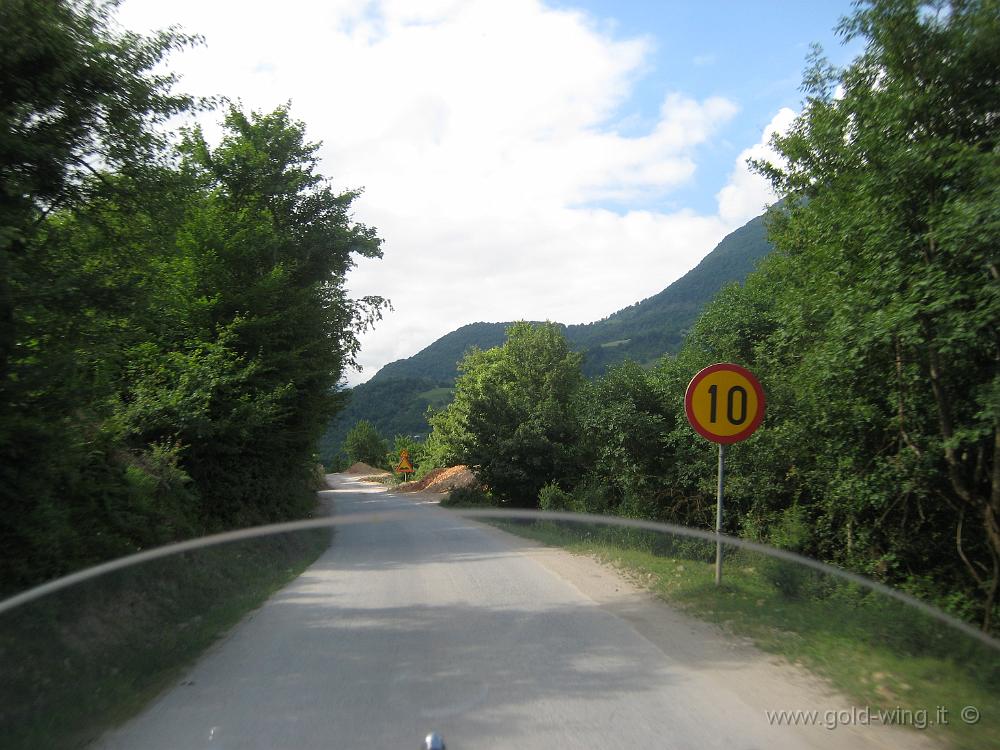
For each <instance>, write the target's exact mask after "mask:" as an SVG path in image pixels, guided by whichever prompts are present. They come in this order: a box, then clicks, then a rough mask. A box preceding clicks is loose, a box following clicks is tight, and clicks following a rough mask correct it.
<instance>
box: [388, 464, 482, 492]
mask: <svg viewBox="0 0 1000 750" xmlns="http://www.w3.org/2000/svg"><path fill="white" fill-rule="evenodd" d="M476 484H478V482H477V481H476V475H475V474H473V473H472V472H471V471H469V467H468V466H461V465H460V466H449V467H448V468H447V469H434V470H433V471H430V472H428V473H427V476H425V477H424V478H423V479H421V480H420V481H419V482H405V483H403V484H401V485H399V486H398V487H397V488H396V489H397V491H399V492H417V491H419V490H428V491H430V492H451V491H452V490H454V489H457V488H459V487H472V486H474V485H476Z"/></svg>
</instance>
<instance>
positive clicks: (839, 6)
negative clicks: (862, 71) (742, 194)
mask: <svg viewBox="0 0 1000 750" xmlns="http://www.w3.org/2000/svg"><path fill="white" fill-rule="evenodd" d="M549 5H550V6H552V7H556V8H564V9H567V10H578V11H584V12H585V13H587V14H588V15H590V16H591V17H592V18H593V19H595V21H596V22H597V23H599V24H601V25H602V26H604V27H605V28H606V29H607V30H608V31H609V32H610V33H611V34H612V35H614V36H616V37H621V38H632V37H648V38H650V40H651V50H650V54H649V56H648V58H647V59H646V61H645V66H644V69H643V71H642V72H641V73H640V75H639V76H638V78H637V80H636V81H635V84H634V89H633V92H632V96H631V97H630V99H629V100H628V102H627V103H626V104H625V106H624V107H623V114H624V115H625V116H624V117H622V118H621V119H620V122H621V123H622V125H623V126H624V127H625V128H626V129H627V128H630V127H631V128H634V129H641V128H642V127H644V126H645V127H648V124H649V123H650V122H651V121H652V120H653V119H654V118H655V117H656V114H657V111H658V108H659V105H660V102H661V100H662V97H663V92H664V91H670V90H682V91H688V92H692V93H695V94H697V95H699V96H706V95H718V96H723V97H726V98H727V99H730V100H732V101H734V102H736V103H737V104H738V105H739V107H740V112H739V114H738V115H737V116H736V117H734V118H733V119H732V120H731V121H730V122H729V123H728V124H727V125H726V127H725V129H724V130H722V131H721V132H720V133H719V137H718V138H717V139H713V141H712V142H710V143H707V144H705V145H704V146H703V147H702V148H700V149H699V153H698V166H699V170H698V172H697V173H696V175H695V176H694V178H693V179H692V180H691V181H690V182H689V183H687V184H685V185H684V186H682V187H681V188H680V189H679V190H674V191H671V192H670V194H669V195H668V196H665V197H664V198H661V200H663V199H665V201H666V203H667V204H668V205H670V206H673V207H675V208H682V207H686V208H691V209H694V210H696V211H710V210H712V208H713V207H714V200H715V197H714V196H715V192H716V191H717V190H718V187H719V184H721V182H722V181H723V180H724V179H725V175H726V173H727V172H728V171H729V170H730V169H732V165H733V160H734V159H735V158H736V157H737V156H738V154H739V153H740V151H742V150H743V149H744V148H745V147H746V146H747V144H750V143H753V142H754V141H755V140H756V139H757V138H759V137H760V134H761V132H762V131H763V129H764V127H765V126H766V125H767V124H768V122H769V121H770V120H771V118H772V117H773V115H774V113H775V112H777V111H778V110H780V109H781V108H782V107H788V108H791V109H793V110H795V111H798V109H799V106H800V103H801V100H802V95H801V92H800V91H799V85H800V84H801V81H802V71H803V69H804V67H805V60H806V56H807V54H808V53H809V47H810V45H811V44H813V43H818V44H820V45H822V47H823V50H824V52H825V54H826V55H827V57H829V58H830V59H831V60H832V61H833V62H834V63H835V64H838V65H842V64H846V63H847V62H849V61H850V59H851V58H852V57H853V56H854V55H856V54H858V52H860V50H861V47H860V45H859V44H858V43H857V42H852V43H850V44H848V45H844V44H843V43H842V39H841V38H840V37H839V36H838V35H837V34H836V33H835V31H834V29H835V28H836V26H837V23H838V22H839V19H840V18H841V17H842V16H844V15H847V14H849V13H850V12H851V2H850V0H805V1H803V2H794V1H793V0H769V1H766V2H759V1H758V2H749V1H748V2H739V1H737V0H698V1H697V2H677V1H676V0H675V1H671V2H614V0H584V1H582V2H563V1H562V0H560V1H559V2H551V3H549ZM626 132H627V131H626ZM609 207H614V208H616V209H617V210H621V208H622V206H620V205H617V206H616V205H614V204H611V205H610V206H609Z"/></svg>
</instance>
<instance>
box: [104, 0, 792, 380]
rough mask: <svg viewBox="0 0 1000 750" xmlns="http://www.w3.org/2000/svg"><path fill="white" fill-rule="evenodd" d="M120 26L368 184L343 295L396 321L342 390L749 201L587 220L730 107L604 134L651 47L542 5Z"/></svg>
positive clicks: (662, 251)
mask: <svg viewBox="0 0 1000 750" xmlns="http://www.w3.org/2000/svg"><path fill="white" fill-rule="evenodd" d="M120 18H121V21H122V23H123V25H125V26H127V27H129V28H136V29H138V30H145V29H149V28H155V27H163V26H167V25H169V24H172V23H180V24H181V25H183V26H184V27H185V28H186V29H188V30H190V31H196V32H199V33H201V34H203V35H204V36H205V37H206V41H207V47H205V48H202V49H198V50H195V51H192V52H187V53H184V54H182V55H178V56H176V57H175V59H174V60H172V61H171V66H172V67H173V68H174V69H177V70H179V71H180V72H181V73H183V74H184V80H183V82H182V87H183V88H184V89H185V90H187V91H191V92H193V93H197V94H206V95H207V94H220V93H221V94H225V95H228V96H230V97H232V98H240V99H242V100H243V102H244V103H245V104H246V105H248V106H251V107H253V108H256V109H267V110H269V109H271V108H273V107H274V106H276V105H277V104H279V103H282V102H284V101H286V100H288V99H291V100H292V102H293V109H292V113H293V115H294V116H296V117H297V118H299V119H302V120H304V121H305V122H306V123H307V125H308V128H309V135H310V137H311V138H313V139H315V140H322V141H323V142H324V147H323V150H322V152H321V153H322V155H323V158H324V163H323V169H324V171H325V172H326V173H327V174H328V175H330V176H331V177H332V178H333V179H334V182H335V184H336V185H337V186H339V187H343V188H353V187H360V186H364V187H365V193H364V195H363V196H362V198H361V199H359V201H358V202H357V203H356V204H355V205H356V211H355V214H356V218H357V219H358V220H360V221H364V222H365V223H368V224H371V225H374V226H375V227H377V228H378V230H379V232H380V234H381V236H382V237H384V238H385V245H384V251H385V257H384V259H383V260H380V261H368V260H362V261H361V262H359V265H358V268H357V269H355V270H354V271H353V272H352V273H351V276H350V278H349V287H350V289H351V292H352V293H353V294H354V295H356V296H361V295H365V294H381V295H384V296H387V297H389V298H391V299H392V301H393V304H394V308H395V311H394V312H392V313H390V314H388V315H387V316H386V318H385V320H384V321H383V322H382V323H381V324H380V325H379V327H378V328H377V329H376V330H375V331H374V332H371V333H368V334H366V335H365V336H364V337H363V340H362V344H363V349H362V352H361V356H360V360H361V362H362V364H363V365H364V366H365V371H364V373H363V374H362V375H360V376H359V375H352V376H351V380H352V381H353V382H357V381H358V380H361V379H366V378H368V377H370V376H371V375H372V374H374V373H375V371H377V369H378V368H379V367H380V366H381V365H383V364H385V363H386V362H388V361H390V360H393V359H397V358H400V357H404V356H409V355H411V354H413V353H414V352H416V351H418V350H419V349H420V348H422V347H423V346H426V345H427V344H429V343H431V342H432V341H433V340H434V339H436V338H438V337H439V336H441V335H443V334H445V333H447V332H448V331H450V330H453V329H454V328H456V327H458V326H460V325H463V324H465V323H469V322H473V321H477V320H510V319H516V318H530V319H546V318H548V319H553V320H559V321H562V322H566V323H575V322H586V321H590V320H595V319H598V318H600V317H603V316H605V315H607V314H609V313H611V312H613V311H615V310H617V309H619V308H621V307H623V306H625V305H628V304H631V303H633V302H635V301H637V300H639V299H642V298H644V297H646V296H649V295H651V294H655V293H656V292H658V291H659V290H661V289H663V288H664V287H665V286H667V285H668V284H669V283H670V282H672V281H674V280H675V279H677V278H678V277H679V276H681V275H682V274H683V273H684V272H686V271H687V270H688V269H690V268H691V267H693V266H694V265H696V264H697V262H698V261H699V260H700V259H701V258H702V257H703V256H704V255H705V254H706V253H707V252H708V251H709V250H711V249H712V247H713V246H714V245H715V244H716V243H717V242H718V241H719V240H720V239H721V238H722V236H723V235H724V234H725V233H726V232H727V231H730V230H731V229H732V228H734V226H735V224H736V223H739V221H738V217H740V216H743V215H745V214H746V213H747V212H748V211H753V213H751V214H749V215H747V216H746V218H750V216H752V215H754V213H757V212H759V209H760V207H761V206H762V205H763V202H762V201H761V200H759V198H760V196H761V195H762V193H761V191H760V186H759V185H758V183H756V182H754V179H755V178H752V177H750V176H749V175H745V174H743V173H742V172H741V168H740V167H737V168H736V170H734V172H733V175H732V177H731V179H730V184H729V185H727V186H726V187H725V188H723V190H722V192H720V193H719V196H718V197H719V214H718V215H698V214H696V213H694V212H691V211H679V212H657V211H648V210H643V211H628V212H626V213H624V214H617V213H614V212H611V211H608V210H604V209H600V208H594V207H593V206H594V204H596V203H599V202H600V201H607V200H609V199H612V200H616V201H627V200H632V199H638V198H643V199H645V200H644V202H643V205H650V202H651V201H650V199H651V198H655V197H658V196H661V195H664V194H665V193H666V192H668V191H669V190H671V189H673V188H676V187H677V186H679V185H681V184H683V183H685V181H687V180H689V179H691V177H692V175H693V173H694V171H695V169H696V163H695V156H696V147H697V146H699V144H703V143H705V142H706V141H708V140H709V139H710V138H711V137H712V136H713V134H714V133H716V132H717V131H718V129H719V128H720V127H721V126H722V125H723V124H725V123H726V122H727V121H728V120H730V119H731V118H732V117H733V116H734V115H735V113H736V111H737V107H736V105H735V104H734V103H733V102H731V101H728V100H726V99H722V98H718V97H712V98H707V99H704V100H696V99H693V98H691V97H690V96H686V95H684V94H682V93H678V92H665V94H664V98H663V103H662V107H661V110H660V113H659V117H658V119H657V122H656V123H655V125H654V126H652V127H650V128H648V129H647V130H646V131H645V132H644V133H642V134H640V135H630V136H625V135H622V134H621V133H620V132H619V131H618V130H617V129H616V127H615V125H613V124H612V123H614V122H620V121H621V119H622V114H623V113H622V112H621V105H622V104H623V103H624V102H625V101H626V100H627V98H628V96H629V95H630V92H631V90H632V85H633V83H634V81H635V79H636V78H637V77H638V76H639V75H640V74H641V72H642V70H643V65H644V64H645V60H646V57H647V54H648V52H649V50H650V48H651V42H650V41H649V40H647V39H644V38H633V39H624V40H622V39H617V38H613V37H611V36H609V35H608V33H607V31H606V29H607V27H606V26H601V25H599V24H598V23H596V22H595V21H594V20H593V19H591V18H590V17H588V16H587V15H585V14H583V13H579V12H571V11H565V10H552V9H550V8H547V7H545V6H544V5H543V4H542V3H541V2H539V0H502V1H501V0H492V1H491V0H468V1H461V0H437V1H436V2H432V3H430V2H421V3H413V2H410V1H408V0H383V1H382V2H368V3H359V2H351V1H350V0H341V1H340V2H295V1H293V0H285V1H284V2H282V3H274V2H273V0H266V1H258V2H246V1H244V2H223V1H222V0H213V1H212V2H205V0H196V1H195V0H174V2H171V3H160V2H157V1H156V0H127V1H126V2H125V3H124V5H123V7H122V12H121V13H120ZM783 112H784V111H783ZM783 116H784V115H783V114H782V113H779V115H778V117H776V118H775V121H774V122H773V123H772V125H774V126H775V127H777V126H779V125H780V122H783V121H784V120H781V118H782V117H783ZM765 140H766V139H765ZM759 146H760V144H758V146H754V147H753V148H751V149H748V151H747V152H744V153H745V154H750V153H754V154H756V153H757V152H756V151H755V149H758V148H759ZM742 158H744V155H741V159H742ZM754 205H756V206H757V208H756V209H753V206H754Z"/></svg>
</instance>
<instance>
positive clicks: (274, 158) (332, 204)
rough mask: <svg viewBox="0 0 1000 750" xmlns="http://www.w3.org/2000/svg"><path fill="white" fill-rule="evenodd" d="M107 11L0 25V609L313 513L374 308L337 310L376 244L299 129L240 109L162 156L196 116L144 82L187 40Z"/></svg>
mask: <svg viewBox="0 0 1000 750" xmlns="http://www.w3.org/2000/svg"><path fill="white" fill-rule="evenodd" d="M113 7H114V4H113V3H109V4H105V3H94V4H91V3H76V2H51V3H34V2H18V1H16V0H15V1H14V2H9V3H4V4H3V6H2V8H0V23H2V25H3V28H4V33H5V44H4V48H3V51H2V52H0V89H2V90H3V92H4V96H3V104H2V105H0V118H3V123H2V124H3V128H2V132H3V133H4V134H5V135H4V136H3V137H2V140H0V172H2V173H3V174H4V175H5V176H6V177H5V179H4V188H3V195H0V536H2V537H3V538H4V540H5V548H6V553H5V555H4V556H3V560H2V562H0V590H3V591H9V590H12V589H15V588H20V587H23V586H25V585H28V584H30V583H33V582H37V581H39V580H43V579H46V578H50V577H53V576H55V575H59V574H61V573H64V572H67V571H68V570H70V569H73V568H75V567H79V566H81V565H85V564H88V563H94V562H98V561H100V560H102V559H106V558H108V557H113V556H117V555H121V554H125V553H128V552H133V551H136V550H138V549H141V548H144V547H147V546H151V545H155V544H161V543H163V542H165V541H170V540H173V539H177V538H180V537H184V536H188V535H192V534H198V533H204V532H206V531H208V530H212V529H217V528H221V527H229V526H234V525H241V524H250V523H257V522H261V521H268V520H279V519H285V518H290V517H301V516H302V515H304V514H307V513H308V512H310V511H311V509H312V504H313V498H314V494H313V489H314V484H315V477H314V468H315V460H314V451H315V446H316V443H317V440H318V438H319V437H320V435H321V433H322V431H323V429H324V428H325V427H326V425H327V424H328V422H329V420H330V418H331V416H332V415H333V414H334V413H335V412H336V410H337V409H338V408H339V407H340V406H341V405H342V401H343V399H342V398H341V397H340V396H339V395H338V394H336V392H335V390H334V388H335V385H336V384H337V383H338V382H339V380H340V379H341V377H342V374H343V372H344V369H345V368H346V367H349V366H351V365H352V364H353V362H354V356H355V354H356V352H357V348H358V342H357V333H358V332H359V331H360V330H362V329H363V328H364V327H365V326H366V325H367V324H368V323H370V322H371V320H372V319H373V318H375V317H377V316H378V314H379V310H380V309H381V305H382V304H383V301H382V300H380V299H378V298H368V299H363V300H351V299H350V298H348V297H347V295H346V292H345V289H344V279H345V276H346V273H347V271H348V270H349V268H350V267H351V266H352V265H353V257H354V256H355V255H356V254H357V255H362V256H366V257H377V256H378V255H379V254H380V250H379V244H380V240H379V239H378V237H377V236H376V234H375V232H374V230H373V229H371V228H369V227H366V226H364V225H361V224H357V223H354V222H352V221H351V219H350V206H351V203H352V201H353V200H354V199H355V198H356V197H357V193H356V192H347V193H339V194H338V193H335V192H333V191H332V190H331V189H330V187H329V186H328V185H327V184H326V183H325V181H324V179H323V178H322V177H321V176H320V175H319V174H317V173H316V171H315V168H316V164H317V162H316V151H317V148H318V146H317V145H316V144H312V143H309V142H308V141H307V140H306V138H305V127H304V125H303V124H302V123H299V122H296V121H294V120H293V119H291V117H290V116H289V113H288V111H287V109H286V108H279V109H277V110H275V111H274V112H272V113H269V114H259V113H251V114H247V113H244V112H242V111H240V110H239V109H236V108H229V109H228V111H227V112H226V114H225V121H224V129H223V137H222V140H221V142H220V143H219V144H218V146H216V147H210V146H209V145H208V144H207V143H206V142H205V140H204V138H203V137H202V135H201V133H200V132H199V131H198V130H197V129H193V130H190V131H187V132H185V133H184V134H183V137H182V138H180V139H179V141H178V142H171V141H168V140H167V139H166V138H165V137H163V136H162V135H160V134H159V133H160V132H162V130H161V129H157V128H155V127H153V126H154V125H156V124H157V123H162V122H164V121H165V120H166V119H167V118H169V117H172V116H174V115H176V114H177V113H178V112H180V111H181V110H182V109H183V108H184V107H186V106H188V105H189V103H190V102H189V100H188V99H186V98H185V97H182V96H178V95H175V94H173V93H172V92H171V84H172V82H173V78H172V76H171V75H169V74H159V73H154V72H153V71H154V69H155V70H158V69H159V68H158V66H159V65H160V63H161V62H162V61H163V59H164V57H165V55H166V53H167V52H168V51H169V50H170V49H172V48H176V47H179V46H183V45H185V44H188V43H189V42H190V40H189V39H188V38H186V37H181V36H178V35H176V34H173V33H172V32H165V33H160V34H156V35H154V36H152V37H150V38H144V37H141V36H138V35H134V34H129V33H123V32H119V31H117V30H116V28H115V26H114V22H113V18H112V11H113ZM25 71H30V75H29V74H28V73H25ZM7 177H9V178H10V179H7Z"/></svg>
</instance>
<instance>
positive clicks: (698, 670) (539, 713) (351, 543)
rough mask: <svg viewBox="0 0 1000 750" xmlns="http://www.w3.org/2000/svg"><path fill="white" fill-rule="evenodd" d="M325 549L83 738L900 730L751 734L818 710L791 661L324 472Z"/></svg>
mask: <svg viewBox="0 0 1000 750" xmlns="http://www.w3.org/2000/svg"><path fill="white" fill-rule="evenodd" d="M332 478H333V480H334V482H335V483H336V485H337V486H336V489H334V490H331V491H330V492H329V493H325V494H327V495H328V496H330V497H332V498H334V501H335V504H336V512H337V515H338V516H351V515H354V514H359V513H370V512H373V511H387V510H392V511H402V513H403V517H402V518H399V517H397V518H391V519H384V520H378V521H375V522H372V523H359V524H350V525H345V526H343V527H341V528H339V529H338V531H337V533H336V536H335V538H334V542H333V544H332V545H331V547H330V549H329V550H328V551H327V552H326V553H324V554H323V555H322V556H321V557H320V559H319V560H318V561H317V562H316V563H315V564H314V565H313V566H311V567H310V568H309V569H308V570H307V571H306V572H305V573H304V574H303V575H302V576H301V577H300V578H298V579H297V580H295V581H294V582H292V583H291V584H290V585H289V586H287V587H286V588H284V589H283V590H282V591H280V592H279V593H277V594H276V595H275V596H274V597H273V598H272V599H270V600H269V601H268V602H267V603H266V604H265V605H264V606H263V607H261V608H260V609H259V610H257V611H256V612H254V613H253V614H251V615H250V616H249V617H248V618H246V619H245V620H244V621H243V622H242V623H241V624H240V625H239V626H238V627H237V628H235V629H234V631H233V632H232V633H231V634H230V635H229V636H228V637H227V638H225V639H224V640H223V641H221V642H220V643H219V644H217V645H216V646H215V647H213V648H212V649H211V650H210V652H209V653H208V654H206V655H205V656H204V657H203V658H202V659H201V660H200V661H199V662H198V664H196V665H195V666H194V667H193V668H192V669H191V670H190V672H189V673H188V674H186V675H185V676H184V677H183V678H182V679H181V680H179V682H178V684H177V685H176V686H174V687H173V688H171V689H169V690H167V691H166V692H165V693H164V694H163V695H161V696H160V697H159V698H158V699H157V700H155V701H154V702H153V703H152V704H151V705H150V706H149V707H148V708H147V710H146V711H145V712H144V713H143V714H141V715H140V716H138V717H136V718H135V719H134V720H132V721H130V722H128V723H127V724H126V725H124V726H123V727H121V728H119V729H116V730H114V731H112V732H109V733H108V734H107V735H105V737H103V738H102V739H101V741H100V742H99V743H98V747H101V748H107V749H111V748H115V749H117V748H152V749H164V750H165V749H168V748H169V749H170V750H175V749H179V748H186V749H190V750H194V749H195V748H234V749H235V748H268V749H274V750H278V749H283V748H288V749H289V750H292V749H293V748H294V749H295V750H306V749H313V748H315V749H316V750H319V749H320V748H323V749H326V748H384V749H386V750H389V749H392V748H404V749H406V748H410V749H413V748H417V747H418V746H419V745H420V740H421V738H422V737H423V736H424V734H426V733H427V732H429V731H431V730H436V731H438V732H441V733H442V734H443V735H444V737H445V740H446V741H447V743H448V747H449V750H463V749H465V748H497V749H499V748H504V749H505V750H509V749H510V748H518V749H519V750H520V749H525V748H528V749H536V748H537V749H538V750H541V749H542V748H546V749H550V748H557V747H580V748H629V749H630V750H636V749H637V748H642V749H645V748H692V749H694V748H697V749H698V750H706V749H708V748H725V749H726V750H739V749H742V748H767V749H768V750H779V749H780V748H789V749H795V750H799V749H800V748H806V747H821V748H863V747H897V746H907V747H908V746H911V745H913V744H915V743H917V742H919V741H921V739H922V738H920V737H919V735H917V733H914V732H906V733H901V732H899V731H898V730H895V731H894V732H887V731H881V730H876V729H875V728H867V729H864V730H855V729H851V728H841V729H838V730H837V731H835V732H834V731H829V730H826V729H822V728H815V727H813V728H808V729H797V728H791V727H775V726H770V725H769V724H768V722H767V721H766V719H765V716H764V710H765V709H766V708H771V709H795V708H800V707H801V708H816V709H825V708H837V707H839V706H841V705H842V704H841V703H837V700H838V699H837V698H836V696H832V695H829V694H826V693H824V692H823V689H822V686H819V685H817V684H814V683H812V682H810V681H809V680H808V678H806V677H804V676H803V675H801V674H798V673H797V672H795V671H794V670H792V669H789V668H783V667H781V666H779V665H777V664H775V663H774V661H773V660H768V659H766V658H764V657H762V656H761V655H759V654H756V652H754V651H753V650H752V649H750V648H749V647H747V646H746V645H745V644H737V643H731V642H729V641H727V640H726V639H725V638H723V637H722V636H721V634H719V633H717V632H715V631H713V630H712V629H711V628H709V627H707V626H701V625H699V624H697V623H693V622H691V621H687V620H686V619H685V618H683V617H682V616H680V615H677V614H676V613H673V612H671V611H670V610H669V609H668V608H667V607H665V606H664V605H662V604H660V603H659V602H655V601H652V600H651V599H650V598H649V597H648V595H646V594H642V593H640V592H638V591H637V590H633V589H631V588H630V587H629V586H628V585H626V584H625V583H624V582H623V581H621V580H620V579H619V578H618V577H617V575H615V574H614V573H611V572H609V571H606V570H604V569H602V568H600V566H598V565H597V564H596V563H593V562H592V561H588V560H585V559H583V558H574V557H573V556H571V555H568V554H566V553H564V552H561V551H556V550H544V549H539V548H537V547H535V546H534V545H531V544H529V543H526V542H523V541H521V540H517V539H514V538H511V537H508V536H507V535H505V534H503V533H501V532H498V531H495V530H493V529H488V528H485V527H483V526H481V525H479V524H476V523H473V522H470V521H466V520H463V519H461V518H460V517H457V516H455V515H454V514H452V513H450V512H448V511H446V510H443V509H441V508H438V507H436V506H435V505H434V504H432V503H429V502H427V500H426V498H421V497H413V496H405V495H404V496H398V497H397V496H394V495H392V494H391V493H386V492H385V491H384V490H383V489H382V488H380V487H375V486H371V485H363V484H359V483H357V482H356V481H354V480H350V479H348V478H346V477H343V476H340V475H333V476H332Z"/></svg>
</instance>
